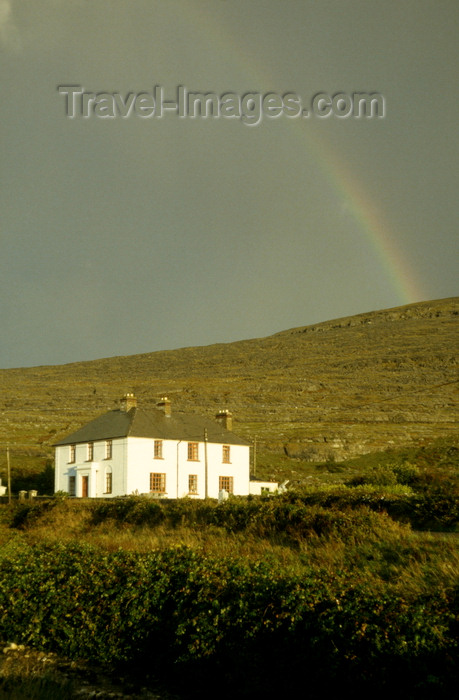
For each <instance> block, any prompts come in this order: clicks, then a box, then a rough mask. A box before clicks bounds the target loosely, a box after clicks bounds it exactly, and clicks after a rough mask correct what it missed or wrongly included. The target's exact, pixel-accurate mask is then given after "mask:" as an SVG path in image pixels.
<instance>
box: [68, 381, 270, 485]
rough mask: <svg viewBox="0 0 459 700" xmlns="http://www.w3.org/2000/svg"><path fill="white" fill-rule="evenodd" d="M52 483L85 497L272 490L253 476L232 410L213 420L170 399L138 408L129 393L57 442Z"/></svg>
mask: <svg viewBox="0 0 459 700" xmlns="http://www.w3.org/2000/svg"><path fill="white" fill-rule="evenodd" d="M55 449H56V458H55V459H56V463H55V467H56V469H55V490H56V491H66V492H67V493H68V494H69V495H71V496H77V497H82V498H86V497H89V498H111V497H114V496H124V495H129V494H132V493H139V494H151V495H153V496H158V497H164V498H181V497H184V496H190V497H192V498H207V497H209V498H217V497H218V495H219V493H220V492H222V491H226V492H227V493H230V494H235V495H238V496H245V495H248V494H249V493H252V492H253V493H256V492H258V491H260V490H261V489H263V490H269V491H275V490H276V488H277V484H276V483H272V482H263V483H261V482H250V443H249V442H248V441H247V440H244V439H243V438H240V437H238V436H237V435H235V434H234V433H233V432H232V416H231V413H229V412H228V411H220V412H219V413H218V414H217V416H216V419H215V420H209V419H207V418H200V417H197V416H195V415H187V414H184V413H172V411H171V402H170V401H169V399H167V398H164V399H161V402H160V403H159V404H158V407H157V408H155V409H153V410H144V409H142V408H139V407H137V400H136V398H135V396H134V395H133V394H126V396H124V398H123V399H122V401H121V407H120V408H119V409H117V410H113V411H108V413H105V414H104V415H102V416H99V417H98V418H96V419H95V420H93V421H91V422H90V423H87V424H86V425H84V426H83V427H82V428H80V429H79V430H77V431H76V432H74V433H72V434H71V435H68V436H67V437H65V438H64V439H62V440H60V441H59V442H58V443H56V445H55Z"/></svg>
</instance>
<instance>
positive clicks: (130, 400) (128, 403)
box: [120, 394, 137, 413]
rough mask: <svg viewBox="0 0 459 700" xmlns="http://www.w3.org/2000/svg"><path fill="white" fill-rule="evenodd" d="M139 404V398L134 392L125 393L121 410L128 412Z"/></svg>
mask: <svg viewBox="0 0 459 700" xmlns="http://www.w3.org/2000/svg"><path fill="white" fill-rule="evenodd" d="M136 406H137V399H136V397H135V396H134V394H125V395H124V396H123V398H122V399H121V405H120V410H121V411H123V412H124V413H127V412H128V411H130V410H131V408H135V407H136Z"/></svg>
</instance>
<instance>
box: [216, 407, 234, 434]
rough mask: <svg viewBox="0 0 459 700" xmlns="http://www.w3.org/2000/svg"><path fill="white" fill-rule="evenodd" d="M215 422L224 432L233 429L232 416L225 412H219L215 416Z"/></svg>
mask: <svg viewBox="0 0 459 700" xmlns="http://www.w3.org/2000/svg"><path fill="white" fill-rule="evenodd" d="M215 420H216V421H217V422H218V423H219V424H220V425H221V427H222V428H225V430H232V429H233V414H232V413H230V412H229V411H227V410H226V409H225V410H224V411H219V412H218V413H217V415H216V416H215Z"/></svg>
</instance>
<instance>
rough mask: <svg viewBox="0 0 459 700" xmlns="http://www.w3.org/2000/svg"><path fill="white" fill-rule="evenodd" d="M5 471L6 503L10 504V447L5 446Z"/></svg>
mask: <svg viewBox="0 0 459 700" xmlns="http://www.w3.org/2000/svg"><path fill="white" fill-rule="evenodd" d="M6 469H7V479H8V503H9V504H11V466H10V446H9V444H8V445H7V446H6Z"/></svg>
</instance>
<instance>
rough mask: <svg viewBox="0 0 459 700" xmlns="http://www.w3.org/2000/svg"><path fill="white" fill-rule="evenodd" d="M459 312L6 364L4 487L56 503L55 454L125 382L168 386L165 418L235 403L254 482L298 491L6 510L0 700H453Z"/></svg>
mask: <svg viewBox="0 0 459 700" xmlns="http://www.w3.org/2000/svg"><path fill="white" fill-rule="evenodd" d="M458 313H459V299H457V298H455V299H446V300H439V301H435V302H425V303H423V304H414V305H410V306H406V307H400V308H398V309H390V310H386V311H381V312H374V313H370V314H361V315H360V316H356V317H350V318H348V319H339V320H338V321H330V322H327V323H323V324H317V325H316V326H310V327H307V328H296V329H292V330H290V331H285V332H282V333H278V334H276V335H274V336H271V337H269V338H264V339H254V340H247V341H241V342H238V343H231V344H226V345H217V346H210V347H207V348H185V349H182V350H176V351H169V352H158V353H149V354H146V355H139V356H132V357H126V358H109V359H106V360H98V361H94V362H86V363H75V364H73V365H66V366H62V367H39V368H27V369H18V370H3V371H0V388H1V392H0V396H1V398H0V411H2V413H3V415H4V416H5V418H7V420H4V421H3V422H2V423H1V424H0V439H1V440H2V441H3V442H4V443H6V442H9V444H10V448H11V449H10V458H11V473H12V480H13V491H14V492H17V491H19V490H26V491H28V490H30V489H36V490H38V491H39V493H40V494H44V493H48V494H49V495H51V492H52V483H53V469H52V464H51V462H50V460H51V458H52V445H53V443H54V442H55V441H57V440H59V439H60V437H62V436H63V435H64V434H67V433H69V432H71V431H72V430H74V429H75V428H76V427H78V426H79V425H81V424H82V423H84V422H85V421H86V420H89V419H90V418H92V417H94V416H95V415H97V414H98V413H102V412H104V411H106V410H107V409H109V408H110V407H111V406H114V405H116V404H115V401H116V400H117V399H119V398H120V396H121V395H122V394H123V393H124V392H125V391H126V390H130V391H134V392H135V393H136V395H137V396H138V399H139V403H140V404H141V405H144V406H146V407H151V406H152V405H153V404H154V403H155V401H156V398H157V397H159V396H161V395H164V394H168V395H170V396H171V398H172V400H173V410H187V411H191V412H192V411H196V412H197V413H200V414H204V415H207V416H208V417H209V420H210V419H212V417H213V415H214V413H215V412H216V411H217V410H218V409H220V408H229V409H231V410H232V411H233V412H234V414H235V424H234V425H235V432H237V433H239V434H240V435H241V436H244V437H247V438H250V439H254V438H255V437H256V438H257V451H256V454H257V461H256V463H254V465H253V467H254V470H255V471H256V475H257V476H258V477H261V478H263V479H275V480H278V481H279V482H282V481H283V480H284V479H288V480H289V482H290V484H289V490H288V492H287V493H285V494H281V495H277V496H274V497H260V498H258V497H257V498H250V497H249V498H230V499H229V500H228V501H226V502H224V503H222V504H218V503H216V502H214V501H192V500H188V499H183V500H180V501H158V500H154V499H149V498H142V497H136V496H131V497H126V498H121V499H113V500H110V501H90V500H87V501H82V500H77V499H71V498H68V497H67V496H66V494H64V493H60V494H55V495H54V497H51V498H48V499H43V500H40V499H37V500H35V501H33V500H27V501H25V502H23V503H19V502H14V503H13V505H12V506H9V505H8V504H7V503H6V501H4V503H3V504H2V505H0V639H2V640H3V643H4V653H3V654H0V700H3V699H5V700H6V699H8V700H22V699H24V700H25V699H26V698H27V700H29V699H35V698H36V700H50V699H52V698H54V697H55V698H59V700H61V699H65V698H71V697H75V694H76V691H77V690H78V689H79V688H81V685H82V683H83V682H88V679H96V680H97V685H98V686H99V687H100V684H101V682H102V681H101V679H104V680H103V686H104V688H105V689H106V690H107V693H108V690H110V691H111V690H114V692H115V697H116V692H117V691H118V690H119V691H120V692H119V694H118V697H125V696H129V697H139V698H140V697H144V698H145V697H157V696H158V695H159V697H161V698H166V697H170V698H172V697H180V698H185V699H186V700H188V699H189V698H193V699H194V698H198V697H199V698H201V697H202V696H203V695H206V694H210V693H212V694H215V695H218V696H219V697H221V698H231V700H233V698H234V697H238V698H239V697H241V698H244V697H247V698H249V697H252V696H255V695H263V694H264V695H265V697H266V698H276V700H277V699H278V698H279V697H284V696H285V697H290V696H291V697H296V695H298V687H300V688H303V691H304V692H303V693H302V695H307V696H308V697H309V698H311V699H312V700H314V699H315V698H319V697H320V698H321V699H322V698H323V697H326V696H327V695H331V694H332V693H334V691H335V690H336V688H338V690H339V692H340V694H345V693H346V692H347V693H349V694H351V693H352V696H353V697H362V696H365V697H367V696H368V694H371V695H372V696H376V697H380V696H384V697H386V696H387V695H388V694H390V693H392V694H393V695H394V696H396V697H400V696H401V695H403V696H404V697H405V698H406V699H407V700H410V699H411V698H412V699H413V700H418V699H419V698H426V699H427V698H429V700H430V698H436V700H437V699H438V698H446V697H448V700H449V698H450V697H451V696H452V695H453V694H454V693H456V690H457V683H458V681H459V670H458V665H457V658H458V631H459V606H458V600H459V596H458V592H459V550H458V547H457V543H458V537H459V525H458V523H459V437H458V436H457V419H458V413H457V406H458V403H457V400H456V395H457V387H458V384H457V359H456V357H455V355H454V353H453V351H452V348H454V347H455V346H456V344H457V315H458ZM152 377H153V379H152ZM389 446H390V449H388V447H389ZM0 477H1V478H2V480H3V483H4V484H5V483H6V460H5V456H4V454H3V453H2V454H1V455H0ZM83 679H84V680H83ZM110 682H111V683H112V685H113V684H114V685H113V687H112V686H110ZM145 688H148V689H149V692H150V695H148V693H147V691H146V690H145ZM164 688H167V691H166V690H164ZM88 692H89V691H88ZM171 694H172V695H171ZM106 696H107V697H109V696H110V695H109V694H108V695H106ZM102 697H104V696H103V695H102Z"/></svg>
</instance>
